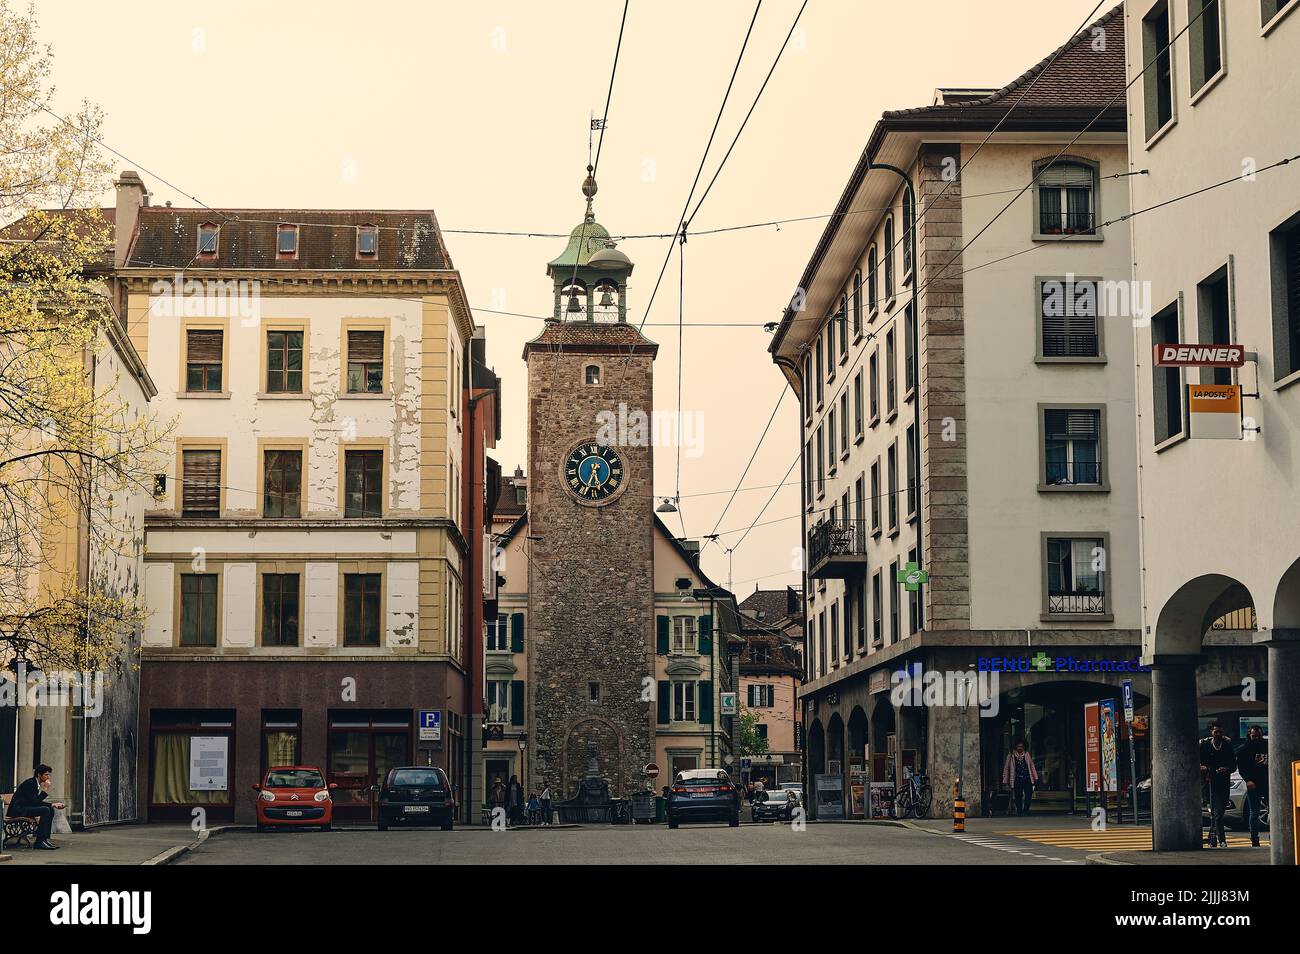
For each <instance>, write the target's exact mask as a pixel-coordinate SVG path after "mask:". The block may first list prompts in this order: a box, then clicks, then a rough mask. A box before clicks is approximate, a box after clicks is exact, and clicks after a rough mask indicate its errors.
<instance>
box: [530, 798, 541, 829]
mask: <svg viewBox="0 0 1300 954" xmlns="http://www.w3.org/2000/svg"><path fill="white" fill-rule="evenodd" d="M541 810H542V803H541V802H539V801H538V800H537V793H536V792H529V793H528V824H530V825H536V824H537V820H538V816H539V815H540V814H541Z"/></svg>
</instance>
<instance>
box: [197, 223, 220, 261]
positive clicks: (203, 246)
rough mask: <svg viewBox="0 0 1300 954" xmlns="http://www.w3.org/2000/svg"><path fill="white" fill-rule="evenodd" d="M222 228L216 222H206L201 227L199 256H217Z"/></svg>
mask: <svg viewBox="0 0 1300 954" xmlns="http://www.w3.org/2000/svg"><path fill="white" fill-rule="evenodd" d="M220 231H221V229H220V227H219V226H218V225H216V223H214V222H204V223H203V224H202V225H200V226H199V254H200V255H203V256H209V257H211V256H213V255H216V254H217V234H218V233H219V232H220Z"/></svg>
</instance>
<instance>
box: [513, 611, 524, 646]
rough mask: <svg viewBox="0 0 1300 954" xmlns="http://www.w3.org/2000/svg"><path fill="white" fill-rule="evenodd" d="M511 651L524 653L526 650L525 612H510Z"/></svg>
mask: <svg viewBox="0 0 1300 954" xmlns="http://www.w3.org/2000/svg"><path fill="white" fill-rule="evenodd" d="M510 651H511V652H512V653H522V652H523V651H524V614H523V613H511V614H510Z"/></svg>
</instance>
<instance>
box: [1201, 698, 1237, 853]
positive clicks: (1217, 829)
mask: <svg viewBox="0 0 1300 954" xmlns="http://www.w3.org/2000/svg"><path fill="white" fill-rule="evenodd" d="M1236 767H1237V754H1236V752H1234V751H1233V749H1232V741H1231V740H1230V739H1229V738H1228V736H1227V735H1226V734H1224V731H1223V726H1221V725H1219V723H1217V722H1211V723H1210V737H1209V738H1208V739H1202V740H1201V772H1202V774H1204V775H1205V776H1206V777H1207V778H1208V779H1209V782H1210V847H1211V848H1217V847H1219V846H1220V845H1222V846H1223V847H1224V848H1227V847H1228V838H1227V835H1225V834H1224V832H1223V813H1224V812H1225V811H1227V809H1228V792H1229V791H1230V790H1231V788H1232V770H1233V769H1234V768H1236Z"/></svg>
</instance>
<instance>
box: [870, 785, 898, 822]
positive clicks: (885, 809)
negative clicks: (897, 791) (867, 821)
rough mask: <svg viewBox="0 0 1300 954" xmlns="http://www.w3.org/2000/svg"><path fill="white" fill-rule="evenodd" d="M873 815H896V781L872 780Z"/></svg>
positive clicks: (885, 816) (884, 816)
mask: <svg viewBox="0 0 1300 954" xmlns="http://www.w3.org/2000/svg"><path fill="white" fill-rule="evenodd" d="M871 817H872V818H893V817H894V783H893V782H872V783H871Z"/></svg>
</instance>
